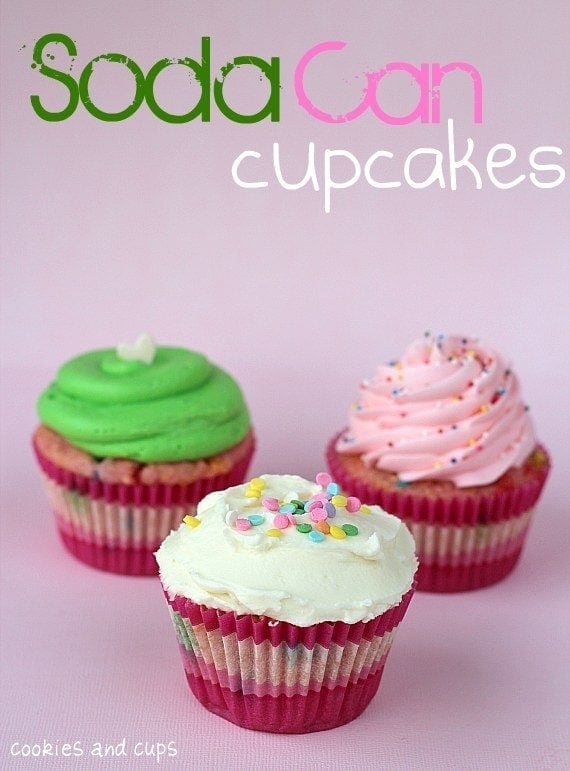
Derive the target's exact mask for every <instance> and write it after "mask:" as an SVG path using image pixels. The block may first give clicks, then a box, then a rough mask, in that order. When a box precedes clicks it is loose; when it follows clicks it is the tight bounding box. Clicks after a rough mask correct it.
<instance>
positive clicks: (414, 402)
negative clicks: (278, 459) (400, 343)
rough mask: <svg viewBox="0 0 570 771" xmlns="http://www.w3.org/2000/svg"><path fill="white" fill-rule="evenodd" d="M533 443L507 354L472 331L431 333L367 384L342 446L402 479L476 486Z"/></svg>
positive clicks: (517, 462)
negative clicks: (467, 334) (469, 333)
mask: <svg viewBox="0 0 570 771" xmlns="http://www.w3.org/2000/svg"><path fill="white" fill-rule="evenodd" d="M535 445H536V438H535V435H534V430H533V427H532V423H531V421H530V418H529V415H528V412H527V408H526V407H525V404H524V403H523V401H522V398H521V395H520V388H519V382H518V379H517V377H516V376H515V375H514V374H513V372H512V371H511V369H510V368H509V366H508V365H507V363H506V362H505V360H504V359H503V357H502V356H501V355H500V354H499V353H497V352H496V351H494V350H492V349H491V348H488V347H486V346H485V345H483V344H482V343H480V342H479V341H478V340H477V339H474V338H467V337H462V336H460V335H449V336H445V335H437V336H435V337H434V336H431V335H428V334H426V336H425V337H424V338H422V339H420V340H416V341H415V342H413V343H412V344H411V345H410V346H409V347H408V349H407V350H406V351H405V353H404V355H403V357H402V358H401V359H400V360H399V361H392V362H390V363H389V364H386V365H383V366H380V367H379V368H378V370H377V371H376V374H375V376H374V377H373V378H372V380H370V381H365V382H363V383H362V384H361V386H360V395H359V399H358V401H357V402H356V404H354V405H353V406H352V408H351V411H350V417H349V428H348V429H347V431H345V432H344V434H343V435H342V436H341V437H340V439H339V440H338V442H337V450H338V451H339V452H342V453H351V454H358V455H361V457H362V461H363V462H364V463H365V464H366V465H368V466H375V467H377V468H378V469H382V470H384V471H392V472H396V473H397V474H398V477H399V479H400V480H401V481H402V482H414V481H416V480H419V479H445V480H449V481H452V482H454V483H455V484H456V485H457V486H458V487H470V486H479V485H486V484H491V483H492V482H494V481H495V480H497V479H498V478H499V477H500V476H501V475H502V474H504V472H505V471H507V469H509V468H512V467H519V466H521V465H522V463H523V462H524V461H525V460H526V458H527V457H528V455H529V454H530V452H531V451H532V450H533V448H534V447H535Z"/></svg>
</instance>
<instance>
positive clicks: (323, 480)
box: [315, 471, 332, 487]
mask: <svg viewBox="0 0 570 771" xmlns="http://www.w3.org/2000/svg"><path fill="white" fill-rule="evenodd" d="M315 481H316V483H317V484H318V485H321V487H327V486H328V485H330V483H331V482H332V477H331V475H330V474H327V472H326V471H321V472H320V473H319V474H317V476H316V477H315Z"/></svg>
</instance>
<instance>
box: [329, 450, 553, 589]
mask: <svg viewBox="0 0 570 771" xmlns="http://www.w3.org/2000/svg"><path fill="white" fill-rule="evenodd" d="M337 438H338V437H334V438H333V439H332V441H331V442H330V443H329V445H328V447H327V453H326V455H327V461H328V466H329V468H330V470H331V474H332V475H333V476H334V479H335V481H337V482H338V483H339V484H340V485H341V487H342V488H343V490H345V491H346V492H349V493H351V494H352V495H357V496H358V497H359V498H360V499H361V500H362V501H365V502H366V503H369V504H376V505H378V506H381V507H382V508H383V509H384V510H385V511H387V512H389V513H390V514H394V515H395V516H397V517H399V518H400V519H401V520H403V521H404V522H405V523H406V525H407V526H408V528H409V529H410V530H411V532H412V535H413V536H414V540H415V542H416V554H417V557H418V560H419V563H420V566H419V569H418V573H417V588H418V590H419V591H429V592H461V591H467V590H470V589H478V588H482V587H484V586H489V585H490V584H494V583H496V582H497V581H500V580H502V579H503V578H505V577H506V576H507V575H508V574H509V573H510V572H511V570H512V569H513V568H514V567H515V565H516V563H517V561H518V559H519V557H520V554H521V551H522V548H523V545H524V541H525V538H526V536H527V533H528V530H529V526H530V523H531V519H532V515H533V512H534V509H535V506H536V503H537V501H538V499H539V497H540V494H541V492H542V489H543V487H544V483H545V482H546V478H547V476H548V472H549V468H550V466H549V462H548V460H547V462H546V463H545V464H544V466H543V467H542V468H533V469H532V472H531V473H529V474H528V475H527V477H525V479H524V480H523V481H522V482H521V483H520V484H518V485H516V486H514V485H513V486H500V485H497V486H493V485H489V490H488V492H487V493H486V494H481V493H480V491H479V492H478V493H477V494H474V495H468V494H461V495H458V496H456V497H449V498H443V497H441V498H437V497H435V496H434V497H429V496H424V495H419V494H417V493H414V492H413V485H411V486H410V488H405V487H404V488H401V489H394V488H382V487H374V486H373V484H369V483H367V482H366V481H361V480H359V479H356V478H355V477H353V476H351V475H350V474H349V473H348V472H347V471H346V469H345V467H344V466H343V464H342V461H341V460H340V459H339V457H338V455H337V453H336V450H335V444H336V440H337ZM539 449H540V451H541V452H543V453H544V455H545V457H546V458H548V456H547V454H546V451H545V450H544V448H542V447H541V448H539Z"/></svg>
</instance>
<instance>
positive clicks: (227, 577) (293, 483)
mask: <svg viewBox="0 0 570 771" xmlns="http://www.w3.org/2000/svg"><path fill="white" fill-rule="evenodd" d="M260 478H261V479H262V480H264V482H265V488H264V490H263V493H262V495H261V497H260V498H248V497H246V496H245V491H246V490H247V489H248V485H247V484H244V485H239V486H237V487H230V488H229V489H227V490H225V491H222V492H214V493H210V494H209V495H207V496H206V497H205V498H204V499H203V500H202V501H201V503H200V504H199V506H198V511H197V515H196V516H197V518H198V519H199V520H200V524H199V525H198V526H197V527H190V526H188V525H187V524H184V523H183V524H182V525H181V526H180V527H179V528H178V530H176V531H172V532H171V533H170V535H169V536H167V538H166V539H165V541H164V542H163V544H162V545H161V547H160V549H159V550H158V551H157V553H156V559H157V561H158V564H159V568H160V578H161V581H162V584H163V586H164V589H165V591H166V592H167V593H168V594H169V596H170V597H173V596H174V595H181V596H184V597H187V598H189V599H191V600H193V601H194V602H197V603H200V604H203V605H207V606H209V607H213V608H218V609H221V610H233V611H235V612H236V613H252V614H257V615H267V616H270V617H271V618H274V619H277V620H280V621H288V622H290V623H293V624H296V625H297V626H309V625H311V624H315V623H320V622H322V621H344V622H346V623H355V622H357V621H369V620H370V619H372V618H374V617H375V616H378V615H380V614H381V613H383V612H384V611H385V610H387V609H388V608H390V607H393V606H394V605H397V604H398V603H399V602H400V600H401V598H402V596H403V595H404V594H405V593H406V592H407V591H408V589H410V587H411V585H412V581H413V577H414V573H415V571H416V568H417V561H416V558H415V555H414V541H413V538H412V536H411V534H410V532H409V530H408V529H407V528H406V526H405V525H404V524H403V522H401V520H399V519H397V518H396V517H393V516H391V515H390V514H387V513H386V512H384V511H383V510H382V509H381V508H380V507H379V506H370V507H368V508H369V511H370V513H369V514H365V513H361V512H356V513H349V512H348V511H347V510H346V508H342V507H341V508H339V507H337V511H336V515H335V517H334V519H329V520H327V521H328V524H329V525H336V526H338V527H341V526H342V525H343V524H349V525H354V526H356V527H357V528H358V534H357V535H353V536H347V537H346V538H343V539H342V540H339V539H336V538H333V537H332V536H331V535H326V536H325V537H324V539H323V540H322V541H320V542H314V541H312V540H311V538H310V537H309V535H308V534H307V533H300V532H299V531H298V530H297V529H296V527H295V526H294V525H290V526H289V527H287V528H285V529H284V530H282V531H281V536H280V537H274V536H273V537H272V536H270V535H267V534H266V531H267V530H269V529H271V528H274V523H273V520H274V517H275V515H276V513H275V512H272V511H269V510H267V509H266V508H264V506H263V505H262V499H265V498H277V499H278V501H279V502H280V503H284V502H289V501H291V500H294V499H297V500H303V501H304V500H306V499H308V498H311V497H312V496H313V495H316V494H318V493H322V491H323V489H322V487H320V486H319V485H317V484H314V483H312V482H309V481H307V480H306V479H302V478H301V477H298V476H288V475H269V474H268V475H264V476H262V477H260ZM252 514H253V515H261V516H262V517H264V521H263V523H262V524H260V525H257V526H255V527H251V529H249V530H246V531H241V530H238V529H237V527H236V525H235V520H236V519H238V518H247V517H249V516H250V515H252ZM295 521H297V522H306V523H311V520H310V515H309V514H305V515H300V516H299V515H297V516H296V517H295Z"/></svg>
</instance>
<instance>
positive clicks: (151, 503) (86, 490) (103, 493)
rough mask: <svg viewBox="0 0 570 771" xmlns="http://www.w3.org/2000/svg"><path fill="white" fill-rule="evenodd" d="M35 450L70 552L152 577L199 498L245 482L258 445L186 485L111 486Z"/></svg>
mask: <svg viewBox="0 0 570 771" xmlns="http://www.w3.org/2000/svg"><path fill="white" fill-rule="evenodd" d="M34 450H35V454H36V458H37V460H38V463H39V465H40V468H41V470H42V480H43V483H44V488H45V491H46V493H47V496H48V500H49V502H50V504H51V508H52V511H53V513H54V516H55V520H56V525H57V529H58V531H59V534H60V537H61V539H62V541H63V543H64V545H65V547H66V548H67V549H68V551H70V552H71V553H72V554H73V555H74V556H75V557H77V558H78V559H79V560H81V561H82V562H85V563H87V564H88V565H91V566H92V567H96V568H99V569H100V570H105V571H108V572H111V573H122V574H125V575H145V576H149V575H157V574H158V566H157V564H156V560H155V558H154V552H155V551H156V549H157V548H158V547H159V546H160V544H161V543H162V541H163V540H164V538H166V536H167V535H168V533H169V532H170V531H171V530H173V529H175V528H177V527H178V525H179V524H180V523H181V522H182V519H183V518H184V517H185V516H186V515H187V514H195V513H196V506H197V505H198V503H199V501H200V500H201V499H202V498H203V497H204V496H205V495H207V494H208V493H210V492H213V491H214V490H222V489H225V488H226V487H231V486H232V485H238V484H241V483H242V482H243V481H244V479H245V477H246V474H247V469H248V467H249V463H250V461H251V458H252V456H253V451H254V443H253V442H252V445H251V448H250V450H249V452H248V453H246V455H245V456H244V457H243V458H241V459H240V460H239V461H238V462H237V463H235V465H234V466H233V467H232V468H231V469H230V470H229V471H228V472H226V473H223V474H218V475H216V476H213V477H204V478H202V479H198V480H196V481H195V482H192V483H190V484H187V485H179V484H178V485H165V484H152V485H143V484H116V483H113V484H109V483H105V482H101V481H100V480H98V479H89V478H87V477H85V476H82V475H80V474H75V473H74V472H71V471H68V470H67V469H63V468H61V467H59V466H57V465H56V464H54V463H53V462H52V461H50V460H49V458H46V457H45V455H43V454H42V453H41V452H40V450H39V449H38V447H37V446H36V445H35V444H34Z"/></svg>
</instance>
